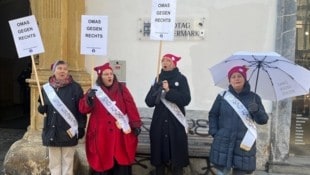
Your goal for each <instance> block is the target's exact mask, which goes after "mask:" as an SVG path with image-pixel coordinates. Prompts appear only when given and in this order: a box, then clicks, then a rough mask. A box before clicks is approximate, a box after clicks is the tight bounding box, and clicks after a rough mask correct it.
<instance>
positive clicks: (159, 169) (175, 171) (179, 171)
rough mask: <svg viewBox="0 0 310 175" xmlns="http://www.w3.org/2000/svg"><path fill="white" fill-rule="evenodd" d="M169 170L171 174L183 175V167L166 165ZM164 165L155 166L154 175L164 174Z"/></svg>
mask: <svg viewBox="0 0 310 175" xmlns="http://www.w3.org/2000/svg"><path fill="white" fill-rule="evenodd" d="M168 169H169V171H171V174H172V175H183V167H175V166H168ZM165 171H166V166H165V165H160V166H156V169H155V174H156V175H165Z"/></svg>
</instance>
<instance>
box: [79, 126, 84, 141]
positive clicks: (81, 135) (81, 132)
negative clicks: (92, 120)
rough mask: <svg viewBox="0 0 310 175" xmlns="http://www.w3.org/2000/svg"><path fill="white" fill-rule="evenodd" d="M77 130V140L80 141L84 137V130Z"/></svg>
mask: <svg viewBox="0 0 310 175" xmlns="http://www.w3.org/2000/svg"><path fill="white" fill-rule="evenodd" d="M78 130H79V135H78V139H81V138H83V137H84V135H85V128H79V129H78Z"/></svg>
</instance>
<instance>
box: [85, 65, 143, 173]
mask: <svg viewBox="0 0 310 175" xmlns="http://www.w3.org/2000/svg"><path fill="white" fill-rule="evenodd" d="M94 70H95V71H96V72H97V74H98V78H97V81H96V85H95V86H94V87H93V88H92V89H90V90H88V91H87V93H86V94H85V95H84V97H83V98H82V99H81V100H80V103H79V109H80V112H82V113H84V114H86V113H90V118H89V123H88V128H87V133H86V156H87V160H88V163H89V165H90V167H91V169H92V174H93V175H131V174H132V172H131V165H132V164H133V163H134V160H135V153H136V148H137V144H138V134H139V133H140V131H141V130H140V127H141V124H142V122H141V119H140V116H139V113H138V110H137V107H136V105H135V102H134V100H133V97H132V96H131V94H130V92H129V90H128V89H127V87H126V86H125V85H123V84H121V83H120V82H118V81H117V79H116V76H115V75H114V74H113V70H112V68H111V67H110V65H109V63H106V64H104V65H102V66H98V67H95V68H94Z"/></svg>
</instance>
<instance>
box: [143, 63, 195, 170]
mask: <svg viewBox="0 0 310 175" xmlns="http://www.w3.org/2000/svg"><path fill="white" fill-rule="evenodd" d="M163 80H167V81H168V83H169V89H170V90H169V91H168V92H167V93H166V96H165V98H166V100H168V101H170V102H172V103H175V104H176V105H178V107H179V108H180V110H181V111H182V112H183V114H184V115H185V108H184V106H186V105H188V104H189V102H190V100H191V96H190V89H189V86H188V83H187V79H186V77H185V76H184V75H182V74H181V73H180V72H179V70H178V68H175V69H174V70H172V71H167V72H165V71H161V73H160V75H159V81H158V82H159V83H155V85H153V86H152V87H151V89H150V90H149V92H148V94H147V96H146V98H145V103H146V104H147V105H148V106H149V107H154V106H155V109H154V113H153V118H152V122H151V127H150V141H151V142H150V145H151V163H152V164H153V165H154V166H159V165H162V164H164V163H168V162H171V163H172V165H174V166H177V167H184V166H187V165H188V164H189V158H188V144H187V135H186V132H185V129H184V127H183V125H182V124H181V123H180V122H179V121H178V120H177V119H176V118H175V117H174V115H173V114H172V113H171V112H170V111H169V109H168V108H167V107H166V106H165V105H164V104H163V103H162V102H161V101H158V102H156V98H157V95H158V93H159V92H161V83H160V82H162V81H163Z"/></svg>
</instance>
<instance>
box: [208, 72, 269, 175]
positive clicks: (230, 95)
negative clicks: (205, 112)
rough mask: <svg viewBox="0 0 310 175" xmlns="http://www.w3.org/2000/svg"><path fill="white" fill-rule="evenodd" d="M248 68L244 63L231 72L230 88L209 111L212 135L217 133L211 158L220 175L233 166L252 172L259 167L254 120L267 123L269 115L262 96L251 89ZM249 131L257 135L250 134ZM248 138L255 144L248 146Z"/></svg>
mask: <svg viewBox="0 0 310 175" xmlns="http://www.w3.org/2000/svg"><path fill="white" fill-rule="evenodd" d="M246 71H247V69H246V68H245V67H243V66H236V67H233V68H232V69H231V70H230V71H229V73H228V79H229V83H230V85H229V88H228V90H227V91H224V92H223V93H221V94H219V95H218V96H217V97H216V99H215V101H214V104H213V106H212V108H211V110H210V112H209V134H210V135H212V136H213V143H212V146H211V152H210V161H211V163H213V164H214V166H215V167H216V168H217V169H218V173H217V174H219V175H220V174H229V173H230V171H231V169H233V174H238V175H239V174H240V175H241V174H251V173H252V172H253V171H254V170H255V169H256V145H255V140H256V137H255V133H256V128H255V124H254V122H256V123H257V124H261V125H262V124H266V123H267V121H268V115H267V114H266V112H265V109H264V106H263V105H262V102H261V98H260V97H259V96H258V95H257V94H256V93H254V92H252V91H250V85H249V83H248V82H247V81H246ZM231 102H234V104H233V103H231ZM240 106H242V107H240ZM248 133H250V134H249V135H251V133H253V134H252V136H250V137H247V136H248ZM256 134H257V133H256ZM253 135H254V136H253ZM256 136H257V135H256ZM244 140H252V142H251V143H252V144H248V145H247V146H245V144H244V143H245V142H244Z"/></svg>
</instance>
